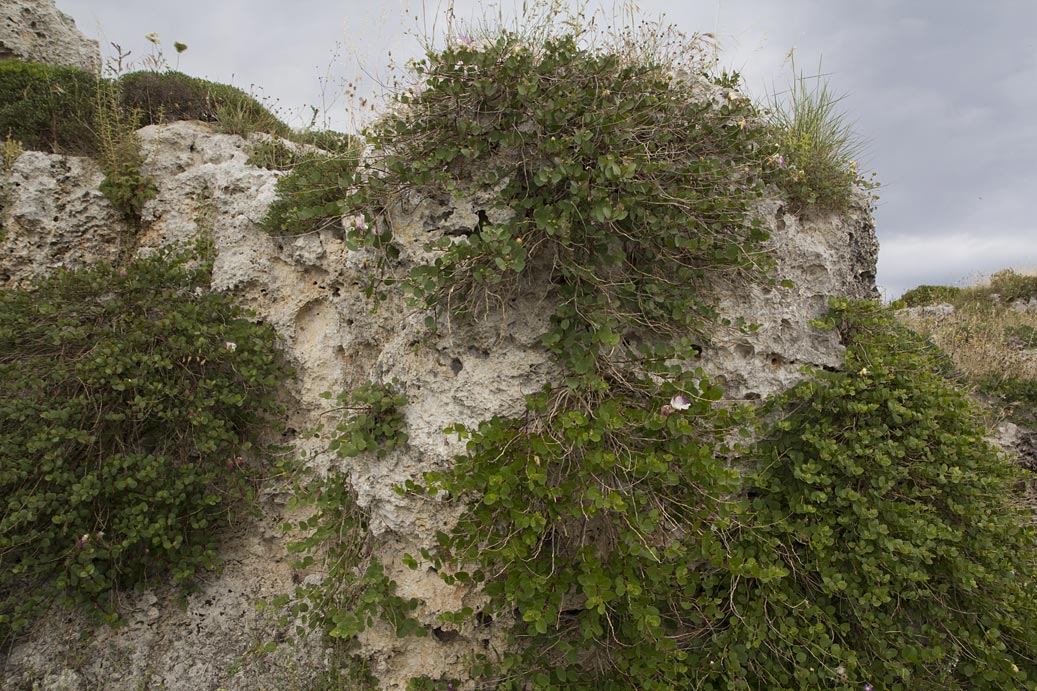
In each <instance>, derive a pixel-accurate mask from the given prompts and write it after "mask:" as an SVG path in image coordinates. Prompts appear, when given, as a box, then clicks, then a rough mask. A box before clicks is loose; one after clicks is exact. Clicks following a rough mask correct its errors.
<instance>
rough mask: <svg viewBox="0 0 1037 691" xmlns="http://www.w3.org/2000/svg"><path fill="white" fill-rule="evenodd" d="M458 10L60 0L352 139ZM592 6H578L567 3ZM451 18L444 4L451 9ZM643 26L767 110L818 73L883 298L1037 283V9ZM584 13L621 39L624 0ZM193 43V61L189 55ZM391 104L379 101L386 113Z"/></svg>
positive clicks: (667, 15)
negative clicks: (797, 75)
mask: <svg viewBox="0 0 1037 691" xmlns="http://www.w3.org/2000/svg"><path fill="white" fill-rule="evenodd" d="M447 1H448V0H441V1H440V0H424V1H422V0H204V1H202V0H178V1H177V2H154V1H152V0H135V1H134V2H127V1H126V0H57V5H58V8H59V9H60V10H62V11H63V12H65V13H66V14H69V15H71V16H72V17H73V18H74V19H75V20H76V24H77V25H78V27H79V29H80V30H81V31H82V32H83V33H85V34H86V35H88V36H90V37H92V38H98V39H99V40H100V42H101V46H102V53H103V54H104V55H105V56H108V57H110V56H112V55H113V54H114V52H115V51H114V49H113V48H112V46H111V45H110V44H111V43H116V44H119V46H121V48H122V50H123V52H124V53H125V52H126V51H129V57H128V61H129V62H133V61H140V60H141V59H142V58H144V57H145V56H147V55H149V54H150V53H151V52H152V50H153V49H154V46H153V45H152V44H150V43H149V42H148V41H147V40H146V39H145V38H144V36H145V35H146V34H149V33H152V32H155V33H157V34H158V36H159V39H160V40H161V44H160V45H161V47H162V48H163V50H164V54H165V58H166V60H167V61H168V63H169V64H170V66H172V67H178V68H179V69H180V70H181V71H183V72H187V73H188V74H192V75H195V76H199V77H205V78H208V79H211V80H214V81H219V82H225V83H230V84H233V85H234V86H237V87H239V88H242V89H244V90H246V91H252V92H253V93H254V94H256V95H258V96H260V97H262V98H264V99H266V100H268V101H270V102H271V103H272V105H273V106H274V108H275V109H276V110H278V111H279V112H280V114H281V115H282V117H283V118H284V119H286V120H287V121H288V122H289V124H292V125H295V126H305V125H307V124H309V123H310V122H311V120H312V119H313V117H314V111H313V110H312V109H311V106H315V107H316V108H317V114H316V124H317V125H319V126H331V127H333V128H335V129H340V130H346V131H350V130H353V129H355V128H356V127H357V123H359V122H363V119H364V117H365V116H364V115H363V114H362V113H363V112H369V109H370V105H368V106H367V108H368V110H367V111H365V110H364V108H363V107H361V106H360V101H359V99H360V98H368V99H371V98H372V96H373V95H378V94H382V95H384V94H385V93H386V91H387V89H391V85H392V76H393V75H394V74H398V73H399V71H398V70H399V69H400V68H399V67H398V68H397V71H396V72H394V71H393V70H392V69H391V68H390V66H391V65H396V66H402V65H404V64H405V63H406V61H407V60H408V59H409V58H413V57H416V56H418V55H420V53H421V51H422V47H421V46H422V42H423V37H424V38H428V37H436V36H439V37H440V38H441V37H442V36H443V35H444V33H445V31H446V29H447V26H448V22H447V20H446V19H445V15H446V9H447ZM559 1H560V2H563V3H572V4H575V2H576V1H577V0H559ZM437 3H438V4H437ZM519 7H521V5H519V6H518V7H516V4H515V3H514V2H513V1H512V0H506V1H505V2H492V1H491V2H477V1H476V0H454V5H453V14H454V16H455V17H456V20H457V23H456V24H454V26H455V31H456V26H458V25H460V24H461V23H462V22H464V21H469V22H472V21H479V20H481V19H485V18H487V17H489V18H491V19H492V18H493V17H497V16H498V15H500V14H503V15H505V16H506V17H514V16H515V15H516V14H517V13H519V12H520V10H519ZM639 8H640V16H642V17H644V18H646V19H649V20H659V19H662V20H663V21H665V22H668V23H672V24H674V25H675V26H676V27H677V28H679V29H680V30H682V31H685V32H687V33H689V34H690V33H711V34H713V35H715V36H716V38H717V43H718V45H719V51H718V59H719V63H720V65H721V66H722V67H726V68H729V69H734V70H737V71H738V72H740V73H741V74H742V76H743V80H744V83H745V90H746V91H747V92H748V94H749V95H750V96H751V97H753V98H754V99H756V100H758V101H763V100H766V99H767V97H768V94H771V93H774V92H780V91H782V90H784V89H785V88H787V85H788V83H789V79H790V77H791V75H792V71H791V66H790V63H789V60H788V56H789V54H790V51H792V54H793V55H794V56H795V61H796V67H797V69H801V70H803V71H805V72H807V73H811V72H817V71H818V69H817V66H818V65H819V64H820V65H821V68H822V71H823V73H824V74H825V75H826V76H827V79H828V80H829V85H830V87H831V88H832V89H833V90H834V91H836V92H838V93H841V94H845V98H844V99H843V101H842V102H841V103H840V105H841V106H842V108H843V110H845V112H846V114H847V117H848V119H849V120H850V121H851V122H853V123H854V126H855V130H856V131H857V133H858V134H859V135H860V136H861V137H862V138H863V139H864V140H866V142H867V145H866V149H865V154H864V155H863V156H862V160H861V168H862V169H864V170H869V171H875V172H876V173H877V180H878V181H879V182H880V183H881V184H882V187H881V188H880V189H879V190H878V194H879V196H880V199H879V201H878V202H877V204H878V206H877V208H876V210H875V219H876V223H877V233H878V238H879V243H880V248H881V249H880V252H879V266H878V279H877V282H878V285H879V286H880V288H881V289H882V291H883V293H884V295H885V296H886V297H887V299H889V298H893V297H896V296H897V295H899V294H900V293H901V292H903V291H904V290H906V289H908V288H911V287H914V286H916V285H920V284H941V285H966V284H968V283H970V282H973V281H975V280H976V279H977V278H978V277H980V276H982V275H984V274H989V273H991V272H993V271H997V270H999V269H1003V268H1014V269H1017V270H1023V271H1031V270H1037V214H1035V213H1033V212H1032V210H1031V205H1032V204H1033V202H1035V201H1037V0H987V1H986V2H979V1H978V0H972V1H965V0H682V1H680V2H672V1H671V2H667V1H665V0H641V2H640V3H639ZM583 12H584V14H585V15H586V16H588V17H596V19H595V21H597V22H599V23H602V24H608V23H613V22H615V21H616V18H617V17H621V16H623V14H624V13H623V10H622V8H620V9H619V10H617V9H616V6H615V5H614V4H613V3H612V2H611V0H606V2H604V3H602V2H600V1H590V2H587V3H586V5H585V6H584V9H583ZM174 41H179V42H182V43H185V44H187V45H188V49H187V50H186V51H185V52H183V53H182V54H181V55H179V56H177V54H176V52H175V51H174V50H173V45H172V44H173V42H174ZM372 100H373V101H375V102H376V99H372Z"/></svg>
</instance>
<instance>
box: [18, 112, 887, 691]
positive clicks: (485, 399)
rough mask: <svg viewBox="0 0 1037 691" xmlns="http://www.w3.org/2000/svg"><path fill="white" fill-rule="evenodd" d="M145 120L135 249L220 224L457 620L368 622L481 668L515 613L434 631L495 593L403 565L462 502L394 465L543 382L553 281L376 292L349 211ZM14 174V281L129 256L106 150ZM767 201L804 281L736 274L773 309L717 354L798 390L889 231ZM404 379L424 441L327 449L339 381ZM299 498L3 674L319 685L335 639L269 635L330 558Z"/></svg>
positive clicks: (219, 285)
mask: <svg viewBox="0 0 1037 691" xmlns="http://www.w3.org/2000/svg"><path fill="white" fill-rule="evenodd" d="M140 135H141V139H142V142H143V147H144V152H145V155H146V158H147V163H146V167H145V170H144V172H145V173H147V174H149V175H151V176H153V177H154V178H155V180H156V182H157V185H158V189H159V192H158V196H157V197H156V198H155V199H153V200H151V201H149V202H148V203H147V204H146V206H145V208H144V213H143V228H142V232H141V235H140V245H139V248H138V249H137V250H136V251H138V252H141V253H146V252H150V251H153V250H154V248H155V247H158V246H161V245H166V244H170V243H176V242H187V241H190V240H191V239H192V238H194V237H196V236H198V235H199V234H205V235H207V236H209V237H211V238H212V239H213V241H214V244H215V247H216V251H217V258H216V262H215V268H214V272H213V277H212V287H213V288H214V289H216V290H219V291H227V292H229V293H231V294H233V295H235V296H236V297H237V298H238V299H239V300H240V301H241V302H242V303H243V304H245V305H246V306H248V307H249V308H251V309H252V310H254V311H255V312H256V315H257V317H258V318H261V319H263V320H266V321H268V322H269V323H271V324H272V325H273V326H274V327H275V328H276V329H277V331H278V333H279V334H280V336H281V338H282V339H283V343H284V347H285V350H286V352H287V353H288V357H289V359H290V360H291V362H292V363H293V365H294V366H295V369H296V371H297V375H296V377H295V378H294V379H293V380H292V381H287V382H285V383H284V393H285V399H286V400H287V401H288V408H289V410H288V420H287V426H288V441H293V442H294V443H295V445H296V448H297V449H298V450H301V451H305V452H306V455H305V458H306V459H307V462H308V463H310V464H312V465H313V466H314V467H316V468H318V469H320V470H326V469H329V468H332V467H338V468H341V469H343V470H344V471H346V472H348V473H349V475H350V477H351V478H352V481H353V483H354V486H355V489H356V492H357V496H358V500H359V503H360V505H361V506H362V507H364V508H365V509H366V510H367V511H368V512H370V515H371V530H372V532H373V534H374V535H375V536H376V539H377V544H378V547H377V548H376V554H377V556H378V557H380V558H381V559H382V561H383V562H384V564H385V565H386V569H387V572H388V574H389V575H390V577H391V578H393V579H394V580H396V581H397V583H398V593H399V594H401V595H403V596H404V597H417V598H420V599H421V600H422V604H421V606H420V607H419V610H418V612H417V616H418V618H419V620H420V621H421V622H422V623H423V624H425V625H426V627H427V628H428V629H429V630H430V631H432V632H433V633H436V634H439V635H430V636H426V637H423V638H416V637H408V638H404V639H397V638H396V637H395V636H394V635H393V633H392V632H391V631H390V630H388V628H387V627H385V626H381V625H379V626H376V627H374V628H372V629H369V630H368V631H367V632H365V633H364V634H363V636H362V637H361V640H360V652H361V654H363V655H364V656H365V657H367V658H368V659H369V661H370V664H371V669H372V671H373V672H374V673H375V674H376V675H377V676H378V677H379V679H380V681H381V685H382V688H383V689H403V688H405V684H406V681H407V679H409V678H410V677H412V676H416V675H421V674H424V675H429V676H430V677H432V678H439V677H441V676H442V677H461V678H463V677H464V657H465V655H466V654H468V653H470V652H472V651H475V650H477V651H479V652H484V651H485V650H486V649H487V648H489V649H492V648H493V647H494V646H497V645H498V644H499V643H500V640H501V632H500V631H499V630H498V629H497V628H496V627H495V626H493V625H485V626H479V627H475V628H472V629H465V630H462V631H460V632H456V633H455V632H451V631H443V630H442V629H440V630H439V631H434V629H436V627H442V626H444V625H443V624H440V623H438V622H437V620H436V617H437V615H438V614H439V613H441V612H445V611H452V610H456V609H458V608H460V607H462V606H465V605H477V604H478V598H479V595H478V594H477V593H471V592H468V591H465V590H463V589H461V588H458V587H452V586H446V585H445V584H444V583H443V582H442V581H441V579H440V578H439V577H438V575H436V574H435V573H432V572H431V571H429V570H427V569H425V568H424V567H422V568H419V569H417V570H414V571H412V570H410V569H408V568H406V567H405V566H404V565H403V563H402V555H403V554H405V553H409V554H414V555H417V554H418V552H419V549H420V548H421V547H426V546H430V545H431V544H432V542H433V540H434V534H435V531H436V530H437V529H440V528H443V527H445V526H447V525H449V523H450V521H451V520H452V518H453V516H452V514H451V512H450V511H449V510H447V508H446V505H445V504H442V503H440V502H436V501H433V500H429V499H425V498H415V497H413V496H401V495H399V494H398V493H396V492H395V491H394V490H393V487H394V485H398V484H402V483H404V482H405V481H406V480H407V479H420V478H421V476H422V474H423V473H424V472H426V471H429V470H433V469H436V468H441V467H443V466H444V465H445V464H448V463H450V462H451V459H452V458H453V457H454V456H455V455H456V454H457V453H458V452H459V451H460V447H459V443H458V442H457V441H456V439H454V438H452V437H450V436H448V435H446V434H444V433H443V429H444V428H445V427H446V426H447V425H448V424H450V423H454V422H463V423H468V424H472V423H475V422H477V421H479V420H482V419H486V418H488V417H490V416H493V415H498V414H499V415H506V414H515V413H518V412H519V411H521V410H522V409H523V396H524V395H525V394H528V393H531V392H533V391H535V390H537V389H539V388H540V387H541V386H542V385H543V384H544V383H545V382H546V381H549V380H551V379H552V378H553V377H554V376H556V374H557V372H556V369H555V366H554V365H553V363H552V362H551V361H550V360H549V358H548V357H547V355H546V354H545V353H544V352H543V350H542V349H541V348H540V347H539V345H538V343H539V335H540V334H541V333H542V332H544V331H545V330H546V328H547V318H548V315H549V313H550V302H549V301H550V286H549V285H546V282H532V283H531V284H530V285H529V286H528V287H527V288H526V289H525V290H524V291H523V292H522V293H521V294H519V295H518V296H517V298H516V300H515V302H514V304H512V305H510V306H509V307H508V308H507V309H504V310H500V311H491V312H490V313H489V314H487V315H486V316H485V317H484V318H483V319H481V320H480V321H479V322H478V323H475V324H468V323H451V324H446V325H444V327H443V328H442V329H441V330H440V331H439V333H438V334H436V335H430V334H429V333H428V332H427V330H426V329H425V327H424V326H423V322H424V316H425V315H423V314H421V313H419V312H416V311H414V310H413V309H412V308H410V307H408V306H407V305H406V304H405V303H404V302H403V301H401V300H399V299H398V298H394V297H390V298H389V299H388V301H387V302H386V303H383V304H382V305H381V306H380V307H378V308H377V309H374V308H373V306H372V304H371V303H370V302H368V301H367V300H366V299H365V298H364V296H363V293H362V291H361V288H360V285H359V283H360V279H361V278H362V276H363V275H364V273H365V272H367V271H369V268H368V261H369V258H368V257H366V255H364V253H363V252H351V251H349V250H348V249H347V248H346V246H345V243H344V239H343V231H342V228H341V227H333V228H328V229H325V230H322V231H320V232H317V233H313V234H309V235H304V236H301V237H295V238H287V237H281V238H279V237H272V236H270V235H267V234H265V233H264V232H262V231H261V230H260V228H259V227H258V221H259V220H260V219H261V218H262V216H263V214H264V212H265V209H266V207H267V206H268V205H269V203H270V202H271V201H272V199H273V197H274V185H275V180H276V175H277V174H276V173H273V172H270V171H267V170H263V169H259V168H256V167H253V166H251V165H249V164H248V162H247V155H246V153H245V145H246V142H245V140H243V139H242V138H240V137H238V136H236V135H227V134H217V133H215V132H213V131H212V130H211V129H210V128H209V127H208V126H207V125H204V124H202V123H197V122H179V123H174V124H169V125H162V126H152V127H147V128H144V129H143V130H141V132H140ZM12 177H13V178H14V179H16V180H17V181H18V184H17V185H12V186H10V201H9V203H8V204H7V205H6V206H5V207H4V210H3V218H2V221H3V224H4V227H5V228H6V229H7V238H6V240H5V243H6V244H5V245H4V246H3V253H2V254H0V272H2V273H3V275H5V276H7V279H6V280H7V282H8V283H9V284H11V285H15V284H18V285H21V284H25V283H26V282H27V281H28V280H29V279H30V278H31V277H32V276H39V275H42V274H44V273H46V272H47V271H50V270H52V268H53V267H54V266H78V265H82V264H85V263H88V262H92V261H105V260H111V259H112V258H114V257H115V256H116V253H117V251H118V248H117V246H116V245H117V243H115V242H113V241H110V240H109V238H111V237H112V234H114V233H121V232H123V229H122V226H120V224H121V223H122V221H121V220H119V219H118V218H117V215H115V214H114V212H113V211H112V210H111V208H110V207H109V206H108V205H107V202H106V201H105V200H104V199H103V197H101V196H100V195H99V194H98V193H97V192H96V185H97V183H98V182H99V181H100V178H99V173H98V171H97V169H96V166H94V165H93V164H91V163H89V162H87V161H84V160H82V159H75V158H69V157H62V156H51V155H43V154H31V153H26V154H23V155H22V157H21V158H20V159H19V160H18V162H17V165H16V166H15V169H14V173H13V175H12ZM30 181H31V182H30ZM444 204H446V205H447V206H449V208H446V207H445V206H444ZM481 204H482V200H481V199H479V198H468V199H462V200H460V201H454V202H437V201H433V200H422V201H420V202H417V203H415V204H413V205H411V206H408V207H407V208H402V207H401V208H399V209H397V210H396V211H395V218H394V219H393V220H394V226H395V228H396V229H397V230H398V231H399V233H398V234H399V236H400V237H404V238H407V237H410V238H413V240H411V241H410V242H415V243H417V242H420V238H421V237H422V236H423V235H424V234H427V233H430V232H439V231H442V230H443V229H442V228H441V226H442V225H443V224H444V223H447V222H451V223H456V222H458V219H464V218H469V217H471V218H477V217H478V215H477V212H478V211H479V210H483V211H484V212H486V213H487V214H489V213H493V212H494V210H493V209H483V208H481ZM44 209H45V210H46V211H43V210H44ZM34 210H40V211H39V212H38V213H37V212H36V211H34ZM758 212H759V215H760V217H761V218H762V220H763V222H764V223H765V224H766V225H767V226H768V228H769V229H770V231H771V234H772V238H771V240H770V245H771V248H772V250H773V252H774V254H775V257H776V259H777V262H778V273H779V274H780V275H781V276H783V277H786V278H789V279H791V280H792V281H793V282H794V284H795V285H794V287H792V288H779V287H765V286H747V287H741V288H738V287H732V288H730V289H727V290H726V291H725V292H724V293H723V294H722V295H721V304H722V306H723V309H724V311H725V312H726V313H728V314H729V315H730V316H732V317H737V316H744V317H746V318H747V320H748V321H750V322H755V323H757V324H759V328H758V329H757V330H755V331H739V330H737V329H730V330H727V331H725V332H722V333H721V334H719V335H718V336H717V337H716V338H715V339H714V340H713V341H712V342H711V343H709V344H703V345H704V351H703V355H702V358H701V364H702V366H703V368H704V369H705V370H706V371H707V372H710V373H712V374H714V375H715V376H717V377H719V378H721V379H722V380H723V382H724V384H725V386H726V389H727V391H728V395H729V396H731V397H733V398H755V397H763V396H766V395H768V394H770V393H772V392H774V391H778V390H781V389H783V388H784V387H787V386H788V385H790V384H791V383H793V382H794V381H796V380H797V379H799V378H800V377H802V376H803V374H802V372H801V368H802V367H803V366H804V365H813V366H822V367H834V366H838V364H839V362H840V354H841V353H840V346H839V344H838V342H837V341H836V338H835V335H834V334H832V333H829V332H821V331H818V330H816V329H813V328H812V327H810V326H808V325H807V322H808V321H809V320H810V319H814V318H817V317H820V316H822V315H823V314H824V313H825V311H826V302H827V297H828V296H829V295H843V296H850V297H874V296H875V286H874V276H875V259H876V254H877V243H876V241H875V236H874V226H873V222H872V219H871V217H870V215H869V214H868V212H867V205H866V203H865V201H864V200H863V198H862V199H861V200H860V202H859V203H858V204H857V205H856V206H855V207H854V208H853V209H852V210H851V212H849V213H848V214H846V215H842V216H825V217H816V218H810V219H801V218H798V217H796V216H794V215H791V214H789V213H787V212H786V211H785V209H784V208H783V207H782V205H781V203H780V202H779V201H777V200H770V201H765V202H763V203H761V204H760V205H759V208H758ZM84 219H86V220H84ZM443 219H450V220H447V221H444V220H443ZM408 252H411V253H412V254H413V255H415V256H417V255H418V254H420V253H418V252H417V251H416V248H415V247H413V246H412V247H405V248H404V255H405V256H407V253H408ZM394 379H395V380H397V381H398V382H399V386H400V387H401V389H402V390H403V392H404V393H406V395H407V396H408V398H409V401H410V403H409V405H408V406H407V407H406V409H405V413H406V421H407V433H408V435H409V443H408V444H407V445H406V447H405V448H403V449H402V450H399V451H397V452H394V453H390V454H388V455H387V456H386V457H384V458H381V459H376V458H371V457H365V456H361V457H359V458H356V459H340V458H337V457H335V456H334V455H333V454H330V453H328V452H327V451H326V450H325V446H326V444H327V438H326V434H325V433H320V434H318V435H317V436H316V437H311V436H306V435H303V434H302V433H304V432H307V431H312V430H315V429H317V428H318V427H320V426H321V425H323V426H324V427H325V428H328V427H331V426H333V425H334V423H335V422H336V421H337V419H338V417H337V416H338V415H340V413H335V412H334V411H332V410H331V409H332V408H333V407H334V405H335V404H334V403H333V402H329V401H328V400H326V399H324V398H322V397H321V395H320V394H321V393H322V392H324V391H331V392H339V391H342V390H346V389H349V388H351V387H353V386H356V385H358V384H360V383H363V382H365V381H368V380H373V381H376V382H389V381H391V380H394ZM296 435H298V436H296ZM284 500H285V497H284V496H283V495H281V494H278V493H277V492H276V491H274V490H270V491H269V492H268V494H267V495H266V496H264V497H262V499H261V505H262V507H263V511H264V514H263V516H262V517H260V518H258V519H255V520H252V521H250V522H248V523H247V524H245V525H241V526H238V527H237V528H236V530H235V531H233V532H232V533H231V534H229V535H228V536H227V537H226V539H225V540H224V543H223V544H224V546H223V556H224V559H225V560H226V566H225V568H224V570H223V571H222V572H221V573H220V574H212V575H208V576H206V577H205V578H203V579H202V581H201V582H200V587H199V591H198V592H197V593H193V594H190V595H188V596H186V599H183V598H181V597H180V596H178V594H177V593H175V592H171V591H169V590H166V589H163V588H162V587H158V588H155V589H147V590H143V591H141V592H135V593H131V594H127V595H126V596H125V597H124V599H123V600H122V611H123V614H124V617H125V620H126V623H125V625H123V626H122V627H120V628H117V629H108V628H106V627H98V628H96V629H94V630H93V631H94V632H93V633H92V634H91V635H90V636H87V637H85V638H83V639H81V638H80V636H79V632H80V630H85V627H84V622H83V620H82V619H81V617H80V616H79V615H77V614H75V613H69V612H65V611H63V610H59V611H54V612H53V613H52V614H51V616H50V617H49V618H48V619H47V620H46V621H44V622H43V623H42V624H41V625H40V626H38V627H37V628H36V630H35V631H33V632H32V634H31V635H30V636H28V637H27V638H26V639H24V640H23V641H21V642H19V643H18V644H17V645H16V646H15V647H14V649H13V650H12V651H11V652H10V654H9V655H8V656H7V659H6V660H4V661H0V670H2V671H0V687H2V688H4V689H34V688H39V689H52V690H57V689H68V690H77V691H85V690H86V689H95V688H106V689H110V690H112V691H119V690H122V689H127V690H129V689H138V688H141V687H140V680H141V679H148V680H150V683H152V684H153V686H151V687H148V688H163V689H166V690H167V691H195V690H196V689H217V688H223V689H226V690H227V691H231V690H233V689H241V690H243V691H244V690H246V689H248V690H252V689H265V688H269V689H274V688H296V687H303V688H305V685H304V681H300V680H304V679H305V675H306V674H309V673H310V672H309V670H312V669H317V668H319V664H318V663H319V662H320V655H321V651H320V649H319V646H318V645H316V643H312V642H311V643H310V644H309V645H304V646H303V647H302V648H301V649H300V650H297V651H296V650H291V649H289V651H288V652H287V653H278V654H275V655H273V656H266V657H264V656H262V655H258V654H256V653H255V652H254V651H255V650H256V648H257V645H259V644H261V643H262V642H264V641H265V640H270V639H271V638H273V637H275V636H276V635H277V632H276V630H275V628H274V627H273V626H272V624H271V623H270V622H269V621H268V619H265V618H264V616H263V615H261V614H260V613H258V612H257V611H256V608H255V604H256V602H257V601H258V600H259V599H260V598H270V597H272V596H273V595H276V594H277V593H287V592H290V591H291V590H292V588H293V585H292V583H293V577H295V578H319V577H320V574H319V573H301V574H300V573H295V572H294V571H293V569H292V567H291V558H290V557H289V556H288V555H287V554H286V553H285V549H284V537H283V536H281V535H280V534H279V532H278V531H277V530H276V529H275V527H276V525H277V524H278V523H279V522H280V521H281V520H282V518H283V517H284V515H285V510H284V508H283V506H284Z"/></svg>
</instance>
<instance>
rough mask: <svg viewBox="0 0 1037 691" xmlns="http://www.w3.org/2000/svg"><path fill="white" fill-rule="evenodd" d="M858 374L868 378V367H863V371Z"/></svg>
mask: <svg viewBox="0 0 1037 691" xmlns="http://www.w3.org/2000/svg"><path fill="white" fill-rule="evenodd" d="M857 374H859V375H861V376H862V377H866V376H868V368H867V367H861V371H860V372H858V373H857Z"/></svg>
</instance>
